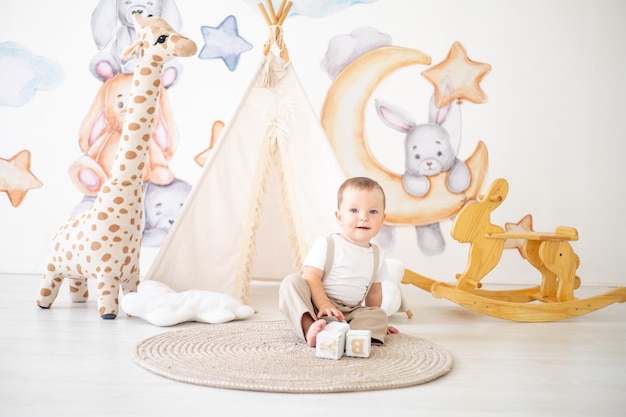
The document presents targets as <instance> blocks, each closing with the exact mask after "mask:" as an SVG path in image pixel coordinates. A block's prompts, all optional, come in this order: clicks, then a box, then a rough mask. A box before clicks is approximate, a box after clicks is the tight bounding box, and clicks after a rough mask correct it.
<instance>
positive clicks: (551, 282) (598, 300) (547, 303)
mask: <svg viewBox="0 0 626 417" xmlns="http://www.w3.org/2000/svg"><path fill="white" fill-rule="evenodd" d="M508 189H509V185H508V183H507V181H506V180H504V179H502V178H500V179H497V180H495V181H494V182H493V183H492V184H491V186H490V187H489V190H488V191H487V194H486V195H482V196H480V197H479V199H478V201H472V202H470V203H467V204H466V205H465V206H464V207H463V208H462V209H461V210H460V211H459V213H458V214H457V216H456V218H455V220H454V223H453V225H452V229H451V232H450V234H451V235H452V237H453V238H454V239H455V240H457V241H459V242H462V243H469V244H470V248H469V254H468V260H467V265H466V267H465V271H463V273H462V274H458V275H457V276H456V278H457V282H456V285H451V284H448V283H445V282H439V281H436V280H432V279H430V278H427V277H425V276H422V275H420V274H418V273H416V272H413V271H411V270H409V269H406V270H405V273H404V277H403V279H402V282H403V283H404V284H413V285H415V286H417V287H419V288H421V289H423V290H425V291H429V292H431V293H432V294H433V295H434V296H435V297H437V298H447V299H449V300H450V301H453V302H455V303H457V304H459V305H461V306H463V307H466V308H468V309H470V310H473V311H476V312H479V313H482V314H486V315H489V316H493V317H497V318H501V319H507V320H513V321H520V322H546V321H556V320H563V319H567V318H571V317H576V316H581V315H584V314H588V313H591V312H593V311H596V310H599V309H601V308H604V307H606V306H608V305H611V304H613V303H617V302H619V303H623V302H624V301H626V288H624V287H618V288H615V289H612V290H610V291H608V292H605V293H603V294H599V295H596V296H593V297H588V298H583V299H577V298H576V297H575V296H574V290H575V289H577V288H579V287H580V282H581V281H580V278H579V277H578V276H576V269H577V268H578V266H579V263H580V260H579V258H578V255H576V253H574V251H573V249H572V246H571V245H570V243H569V242H571V241H575V240H577V239H578V232H577V231H576V229H574V228H572V227H565V226H559V227H557V228H556V229H555V231H554V232H549V233H543V232H535V231H528V232H525V231H524V232H505V230H504V229H503V228H501V227H500V226H497V225H494V224H491V212H492V211H494V210H495V209H496V208H497V207H498V206H499V205H500V204H502V202H503V201H504V199H505V198H506V196H507V194H508ZM507 239H519V240H522V241H523V247H522V249H523V253H525V255H526V259H527V260H528V262H529V263H530V264H531V265H532V266H533V267H535V268H536V269H537V270H539V272H540V273H541V284H540V285H538V286H535V287H530V288H523V289H516V290H501V291H496V290H481V289H480V288H481V287H482V284H481V282H480V281H481V280H482V279H483V278H484V277H485V275H487V274H488V273H489V272H490V271H491V270H493V268H494V267H495V266H496V265H497V264H498V262H499V261H500V258H501V257H502V251H503V250H504V245H505V241H506V240H507Z"/></svg>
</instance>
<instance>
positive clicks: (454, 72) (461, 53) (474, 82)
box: [422, 41, 491, 108]
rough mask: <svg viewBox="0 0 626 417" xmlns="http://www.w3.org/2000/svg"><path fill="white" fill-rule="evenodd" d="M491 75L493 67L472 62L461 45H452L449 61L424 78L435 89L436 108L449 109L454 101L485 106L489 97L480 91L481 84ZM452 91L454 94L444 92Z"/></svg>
mask: <svg viewBox="0 0 626 417" xmlns="http://www.w3.org/2000/svg"><path fill="white" fill-rule="evenodd" d="M489 71H491V65H489V64H485V63H482V62H475V61H472V60H471V59H469V58H468V57H467V52H466V51H465V48H463V45H461V44H460V43H459V42H458V41H457V42H454V43H453V44H452V47H450V52H448V56H447V57H446V59H444V60H443V61H441V62H440V63H439V64H437V65H434V66H432V67H430V68H428V69H427V70H424V71H422V75H423V76H424V78H426V79H427V80H428V81H430V82H431V83H432V84H433V86H434V87H435V105H436V106H437V107H439V108H442V107H445V106H447V105H448V104H450V102H451V101H452V100H455V99H456V100H459V102H461V101H462V100H469V101H471V102H473V103H484V102H485V101H487V94H485V92H484V91H483V90H482V89H481V88H480V85H479V84H480V82H481V81H482V79H483V78H484V77H485V75H487V74H488V73H489ZM449 87H451V89H452V91H451V93H450V94H446V92H445V91H442V89H445V88H449Z"/></svg>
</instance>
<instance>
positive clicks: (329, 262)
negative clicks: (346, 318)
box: [322, 234, 380, 302]
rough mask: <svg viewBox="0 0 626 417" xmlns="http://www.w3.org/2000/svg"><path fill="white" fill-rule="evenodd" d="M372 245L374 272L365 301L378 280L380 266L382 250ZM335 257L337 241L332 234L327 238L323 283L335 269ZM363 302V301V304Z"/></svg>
mask: <svg viewBox="0 0 626 417" xmlns="http://www.w3.org/2000/svg"><path fill="white" fill-rule="evenodd" d="M371 245H372V250H373V251H374V270H373V271H372V277H371V278H370V282H369V284H368V285H367V290H366V291H365V295H364V296H363V300H365V297H366V296H367V293H368V292H369V290H370V287H371V286H372V283H373V282H374V279H375V278H376V273H377V272H378V266H379V264H380V250H379V248H378V246H377V245H375V244H373V243H372V244H371ZM334 257H335V240H334V239H333V235H332V234H330V235H328V236H326V262H325V263H324V275H323V276H322V281H324V279H325V278H326V277H327V276H328V274H329V273H330V270H331V269H332V267H333V260H334ZM363 300H361V302H363Z"/></svg>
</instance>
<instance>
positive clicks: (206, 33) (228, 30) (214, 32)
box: [198, 15, 252, 72]
mask: <svg viewBox="0 0 626 417" xmlns="http://www.w3.org/2000/svg"><path fill="white" fill-rule="evenodd" d="M201 30H202V37H203V38H204V46H203V47H202V49H201V50H200V53H199V54H198V58H200V59H217V58H219V59H221V60H222V61H224V63H225V64H226V66H227V67H228V70H229V71H231V72H232V71H235V70H236V69H237V64H239V56H240V55H241V54H242V53H244V52H247V51H249V50H250V49H252V44H251V43H249V42H248V41H246V40H245V39H244V38H242V37H241V36H239V30H238V29H237V18H236V17H235V16H232V15H231V16H228V17H226V19H224V20H223V21H222V23H220V24H219V25H218V26H217V27H211V26H202V28H201Z"/></svg>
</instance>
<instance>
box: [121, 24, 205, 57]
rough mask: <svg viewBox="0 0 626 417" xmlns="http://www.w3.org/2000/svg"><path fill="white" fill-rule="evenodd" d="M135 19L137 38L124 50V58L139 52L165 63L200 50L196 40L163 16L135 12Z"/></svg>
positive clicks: (141, 55)
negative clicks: (183, 33) (175, 27)
mask: <svg viewBox="0 0 626 417" xmlns="http://www.w3.org/2000/svg"><path fill="white" fill-rule="evenodd" d="M133 20H134V22H135V30H136V31H137V40H136V41H135V42H133V43H132V44H130V45H129V46H128V47H127V48H126V49H125V50H124V52H122V56H121V58H122V59H126V58H127V57H129V56H130V55H133V54H136V53H137V52H139V53H140V57H144V56H150V58H151V59H152V60H153V61H158V62H160V63H161V64H164V63H165V62H167V61H169V60H170V59H172V58H175V57H187V56H192V55H193V54H195V53H196V51H197V50H198V47H197V45H196V43H195V42H194V41H192V40H191V39H188V38H186V37H184V36H183V35H181V34H180V33H178V32H176V31H175V30H174V28H172V27H171V26H170V24H169V23H167V21H166V20H165V19H163V18H161V17H157V16H152V17H143V16H141V15H140V14H139V13H135V14H134V15H133Z"/></svg>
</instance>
